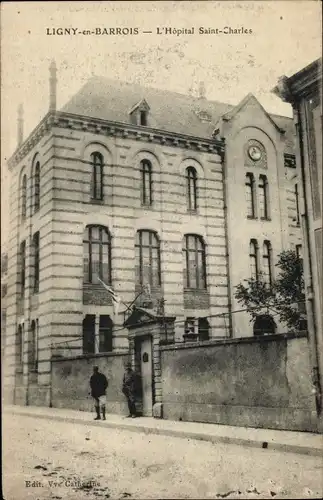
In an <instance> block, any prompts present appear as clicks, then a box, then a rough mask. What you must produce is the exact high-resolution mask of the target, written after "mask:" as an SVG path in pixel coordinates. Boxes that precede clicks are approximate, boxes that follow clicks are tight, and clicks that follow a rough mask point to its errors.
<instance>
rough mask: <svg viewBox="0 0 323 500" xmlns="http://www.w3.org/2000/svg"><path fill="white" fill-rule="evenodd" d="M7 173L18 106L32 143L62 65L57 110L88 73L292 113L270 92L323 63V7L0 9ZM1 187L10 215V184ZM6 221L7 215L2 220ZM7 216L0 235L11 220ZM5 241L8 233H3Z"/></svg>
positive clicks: (47, 5) (58, 5)
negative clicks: (204, 31) (100, 31)
mask: <svg viewBox="0 0 323 500" xmlns="http://www.w3.org/2000/svg"><path fill="white" fill-rule="evenodd" d="M1 24H2V26H1V28H2V162H1V163H2V168H1V174H2V175H1V177H2V179H3V177H6V175H5V174H6V172H5V170H4V163H5V158H8V156H10V155H11V154H12V152H13V150H14V149H15V147H16V136H17V133H16V116H17V106H18V104H19V103H23V105H24V111H25V132H24V136H25V137H26V136H27V135H28V134H29V133H30V132H31V130H32V129H33V128H34V127H35V126H36V125H37V123H38V121H39V120H40V119H41V118H42V117H43V116H44V115H45V114H46V112H47V109H48V66H49V63H50V60H51V59H52V58H54V59H55V60H56V64H57V67H58V74H57V76H58V107H61V106H63V105H64V104H65V102H66V101H67V100H68V99H69V98H70V97H71V96H72V95H73V94H74V93H75V92H77V90H78V89H79V88H80V87H81V86H82V85H83V84H84V83H85V82H86V80H87V79H88V78H89V77H91V76H92V75H102V76H108V77H112V78H116V79H120V80H125V81H130V82H138V83H141V84H144V85H145V84H146V85H149V86H153V87H157V88H164V89H169V90H173V91H177V92H181V93H188V92H189V89H190V88H193V90H194V89H196V88H197V87H198V84H199V82H200V81H203V82H204V83H205V87H206V97H207V98H209V99H215V100H220V101H223V102H229V103H233V104H235V103H238V102H239V101H240V100H241V99H242V98H243V97H244V96H245V95H246V94H247V93H248V92H252V93H254V94H255V96H256V97H257V98H258V99H259V100H260V102H261V104H262V105H263V106H264V107H265V108H266V109H267V110H268V111H270V112H272V113H279V114H285V115H289V116H290V115H291V110H290V107H289V105H286V104H284V103H282V102H281V101H280V100H279V99H278V98H277V97H275V96H273V95H272V94H271V93H270V90H271V89H272V88H273V87H274V85H275V84H276V82H277V79H278V77H279V76H281V75H282V74H286V75H291V74H293V73H294V72H295V71H297V70H299V69H300V68H302V67H303V66H305V65H307V64H308V63H310V62H311V61H312V60H314V59H316V58H318V57H320V55H321V5H320V2H319V1H315V0H314V1H310V0H307V1H296V0H291V1H285V2H280V1H267V2H265V1H257V2H248V1H240V2H230V1H221V2H156V3H154V2H106V3H105V2H24V3H19V2H17V3H15V2H10V3H3V4H2V23H1ZM193 26H194V27H195V31H196V32H197V31H198V28H199V27H200V26H203V27H205V28H220V29H221V28H223V27H224V26H231V27H232V28H240V27H244V28H247V29H252V31H253V34H252V35H199V34H195V35H191V36H190V35H186V36H185V35H184V36H173V35H169V36H161V35H157V34H156V28H157V27H174V28H191V27H193ZM53 27H55V28H57V27H63V28H71V27H77V28H79V29H90V30H91V29H95V28H96V27H101V28H103V27H106V28H109V27H138V28H139V30H140V32H141V31H142V30H151V31H153V33H152V34H141V33H140V34H139V35H136V36H130V35H129V36H113V35H109V36H107V35H101V36H100V35H98V36H48V35H46V28H50V29H51V28H53ZM2 184H3V186H2V203H3V204H4V206H3V210H2V212H5V211H6V203H7V191H8V189H7V181H6V180H5V181H4V182H3V183H2ZM5 219H6V217H5ZM5 219H4V218H3V216H2V222H3V224H4V227H3V228H2V233H3V230H6V228H7V221H6V220H5ZM3 234H4V233H3Z"/></svg>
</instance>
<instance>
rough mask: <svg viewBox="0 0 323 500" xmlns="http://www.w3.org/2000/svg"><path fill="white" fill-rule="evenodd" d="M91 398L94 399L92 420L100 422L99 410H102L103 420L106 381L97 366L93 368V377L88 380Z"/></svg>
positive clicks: (103, 417) (103, 416)
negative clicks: (93, 416) (94, 412)
mask: <svg viewBox="0 0 323 500" xmlns="http://www.w3.org/2000/svg"><path fill="white" fill-rule="evenodd" d="M90 387H91V396H92V397H93V399H94V402H95V403H94V404H95V411H96V417H95V419H94V420H101V415H100V408H101V410H102V419H103V420H105V405H106V394H105V392H106V390H107V387H108V380H107V378H106V376H105V375H104V374H103V373H100V372H99V367H98V366H93V375H92V376H91V378H90Z"/></svg>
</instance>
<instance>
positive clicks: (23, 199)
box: [21, 174, 27, 220]
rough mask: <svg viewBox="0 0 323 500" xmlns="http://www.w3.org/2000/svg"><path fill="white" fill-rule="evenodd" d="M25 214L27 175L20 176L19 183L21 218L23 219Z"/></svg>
mask: <svg viewBox="0 0 323 500" xmlns="http://www.w3.org/2000/svg"><path fill="white" fill-rule="evenodd" d="M26 214H27V175H26V174H25V175H24V176H23V178H22V183H21V218H22V220H25V218H26Z"/></svg>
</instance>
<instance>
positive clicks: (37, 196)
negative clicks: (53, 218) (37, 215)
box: [33, 161, 40, 212]
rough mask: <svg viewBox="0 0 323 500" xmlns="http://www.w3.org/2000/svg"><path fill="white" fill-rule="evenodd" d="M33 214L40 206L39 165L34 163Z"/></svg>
mask: <svg viewBox="0 0 323 500" xmlns="http://www.w3.org/2000/svg"><path fill="white" fill-rule="evenodd" d="M33 181H34V212H37V211H38V210H39V206H40V163H39V161H37V162H36V165H35V170H34V179H33Z"/></svg>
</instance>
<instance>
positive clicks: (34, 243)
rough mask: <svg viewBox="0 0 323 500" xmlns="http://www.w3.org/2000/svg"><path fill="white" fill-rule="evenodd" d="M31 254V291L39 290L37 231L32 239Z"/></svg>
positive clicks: (36, 291)
mask: <svg viewBox="0 0 323 500" xmlns="http://www.w3.org/2000/svg"><path fill="white" fill-rule="evenodd" d="M32 254H33V278H34V280H33V293H38V292H39V232H37V233H35V234H34V236H33V240H32Z"/></svg>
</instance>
